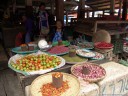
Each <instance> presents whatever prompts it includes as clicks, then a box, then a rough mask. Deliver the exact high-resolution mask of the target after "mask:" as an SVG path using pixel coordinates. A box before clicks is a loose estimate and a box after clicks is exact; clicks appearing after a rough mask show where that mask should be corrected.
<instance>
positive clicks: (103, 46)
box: [95, 42, 113, 49]
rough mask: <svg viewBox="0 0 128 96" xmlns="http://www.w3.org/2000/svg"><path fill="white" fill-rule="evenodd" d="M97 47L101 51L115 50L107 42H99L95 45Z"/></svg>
mask: <svg viewBox="0 0 128 96" xmlns="http://www.w3.org/2000/svg"><path fill="white" fill-rule="evenodd" d="M95 47H96V48H99V49H111V48H113V45H112V44H110V43H106V42H97V43H96V44H95Z"/></svg>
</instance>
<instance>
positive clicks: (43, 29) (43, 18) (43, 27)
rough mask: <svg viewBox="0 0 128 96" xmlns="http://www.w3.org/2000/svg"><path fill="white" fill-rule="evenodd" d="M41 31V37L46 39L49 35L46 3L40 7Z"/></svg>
mask: <svg viewBox="0 0 128 96" xmlns="http://www.w3.org/2000/svg"><path fill="white" fill-rule="evenodd" d="M39 9H40V11H39V30H40V35H41V36H43V37H46V36H47V34H48V33H49V24H48V14H47V12H46V10H45V3H41V4H40V6H39Z"/></svg>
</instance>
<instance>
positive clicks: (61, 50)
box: [48, 46, 69, 54]
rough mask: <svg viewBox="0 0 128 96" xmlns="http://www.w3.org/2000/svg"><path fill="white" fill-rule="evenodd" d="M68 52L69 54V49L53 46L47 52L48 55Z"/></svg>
mask: <svg viewBox="0 0 128 96" xmlns="http://www.w3.org/2000/svg"><path fill="white" fill-rule="evenodd" d="M68 52H69V48H67V47H64V46H55V47H53V48H51V49H50V50H49V51H48V53H50V54H63V53H68Z"/></svg>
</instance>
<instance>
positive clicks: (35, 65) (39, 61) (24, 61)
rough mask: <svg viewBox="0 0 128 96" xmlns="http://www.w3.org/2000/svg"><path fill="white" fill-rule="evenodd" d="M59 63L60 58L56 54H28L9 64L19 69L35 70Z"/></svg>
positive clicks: (53, 66) (51, 66)
mask: <svg viewBox="0 0 128 96" xmlns="http://www.w3.org/2000/svg"><path fill="white" fill-rule="evenodd" d="M60 64H61V59H60V58H59V57H56V56H50V55H47V54H40V55H37V56H36V55H28V56H25V57H23V58H21V59H18V60H17V61H16V63H14V62H12V63H11V66H12V67H13V68H15V69H17V70H21V71H36V70H43V69H49V68H55V67H56V66H58V65H60Z"/></svg>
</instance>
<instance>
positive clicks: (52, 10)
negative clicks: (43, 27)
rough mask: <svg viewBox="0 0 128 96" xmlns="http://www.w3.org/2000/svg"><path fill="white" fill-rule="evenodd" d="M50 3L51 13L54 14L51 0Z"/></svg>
mask: <svg viewBox="0 0 128 96" xmlns="http://www.w3.org/2000/svg"><path fill="white" fill-rule="evenodd" d="M50 5H51V14H54V2H53V0H50Z"/></svg>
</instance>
